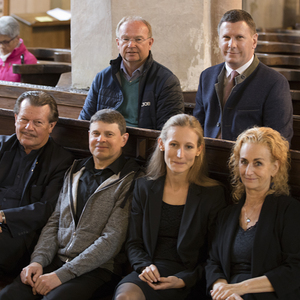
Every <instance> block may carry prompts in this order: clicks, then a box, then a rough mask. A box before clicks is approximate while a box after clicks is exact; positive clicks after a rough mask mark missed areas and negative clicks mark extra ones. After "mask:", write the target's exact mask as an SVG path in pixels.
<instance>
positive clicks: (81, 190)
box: [75, 154, 126, 224]
mask: <svg viewBox="0 0 300 300" xmlns="http://www.w3.org/2000/svg"><path fill="white" fill-rule="evenodd" d="M125 163H126V159H125V157H124V155H123V154H121V155H120V156H119V157H118V158H117V159H116V160H115V161H114V162H113V163H112V164H110V165H109V166H108V167H106V168H105V169H95V164H94V160H93V157H90V159H88V160H87V161H86V163H85V169H84V171H83V173H82V175H81V177H80V179H79V183H78V193H77V207H76V220H75V222H76V224H77V222H78V220H79V218H80V215H81V213H82V210H83V208H84V206H85V203H86V202H87V200H88V199H89V198H90V196H91V195H92V194H93V193H94V192H95V190H96V189H97V188H98V187H99V186H100V185H101V184H102V183H103V182H104V181H105V180H106V179H108V178H109V177H111V176H112V175H114V174H118V173H119V172H121V171H122V169H123V167H124V165H125Z"/></svg>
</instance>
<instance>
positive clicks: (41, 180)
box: [0, 134, 73, 245]
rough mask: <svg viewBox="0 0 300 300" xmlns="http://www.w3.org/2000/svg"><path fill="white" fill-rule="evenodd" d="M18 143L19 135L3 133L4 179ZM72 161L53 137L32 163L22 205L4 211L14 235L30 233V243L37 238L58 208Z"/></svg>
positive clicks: (0, 174)
mask: <svg viewBox="0 0 300 300" xmlns="http://www.w3.org/2000/svg"><path fill="white" fill-rule="evenodd" d="M18 143H19V141H18V139H17V137H16V135H15V134H13V135H12V136H0V182H1V181H2V180H3V178H4V177H5V175H6V173H7V170H8V168H9V167H10V165H9V164H8V163H7V162H9V161H11V159H10V157H11V156H12V155H14V154H15V151H14V150H15V149H16V147H18ZM72 162H73V156H72V154H71V153H70V152H68V151H66V150H65V149H64V148H63V147H61V146H59V145H57V144H56V143H55V142H54V141H53V139H52V138H51V137H49V140H48V142H47V143H46V145H45V146H44V148H43V151H42V152H41V153H39V155H38V156H37V157H36V159H35V160H34V162H33V164H32V172H30V176H28V178H27V180H26V184H25V186H24V190H23V194H22V198H21V199H20V202H19V205H18V207H13V208H9V209H5V210H4V213H5V216H6V219H7V226H8V228H9V231H10V233H11V234H12V236H13V237H18V236H24V235H26V239H27V242H28V245H30V244H31V243H32V241H33V240H35V239H36V238H37V236H38V235H39V232H40V229H41V228H42V227H43V226H44V225H45V224H46V222H47V220H48V218H49V217H50V215H51V213H52V212H53V210H54V208H55V205H56V201H57V198H58V195H59V192H60V189H61V187H62V185H63V178H64V174H65V172H66V170H67V169H68V167H69V166H70V165H71V164H72ZM7 201H9V199H8V200H7Z"/></svg>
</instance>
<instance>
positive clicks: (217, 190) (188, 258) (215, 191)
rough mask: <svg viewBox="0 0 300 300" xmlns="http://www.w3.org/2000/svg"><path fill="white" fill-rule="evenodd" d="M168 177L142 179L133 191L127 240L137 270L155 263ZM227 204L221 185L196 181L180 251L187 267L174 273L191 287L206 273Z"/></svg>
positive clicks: (185, 214) (183, 222)
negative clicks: (220, 214) (219, 219)
mask: <svg viewBox="0 0 300 300" xmlns="http://www.w3.org/2000/svg"><path fill="white" fill-rule="evenodd" d="M164 183H165V177H164V176H163V177H160V178H159V179H157V180H147V179H146V178H141V179H138V180H137V182H136V186H135V189H134V194H133V201H132V211H131V219H130V223H129V237H128V239H127V243H126V249H127V253H128V258H129V260H130V263H131V265H132V266H133V268H134V270H136V271H138V270H139V268H141V267H145V266H149V265H150V264H152V263H153V259H154V252H155V248H156V242H157V236H158V230H159V225H160V215H161V205H162V197H163V191H164ZM224 206H225V198H224V191H223V188H222V187H221V186H214V187H201V186H198V185H196V184H192V185H190V187H189V191H188V196H187V200H186V204H185V208H184V211H183V216H182V219H181V225H180V230H179V235H178V244H177V252H178V254H179V256H180V258H181V260H182V262H183V263H184V265H185V267H186V270H184V271H182V272H180V273H178V274H173V275H174V276H176V277H178V278H181V279H182V280H183V281H184V282H185V284H186V287H188V288H191V287H192V286H193V285H195V283H196V282H197V280H200V279H201V277H202V275H203V270H204V267H203V266H204V263H205V261H206V259H207V256H208V247H209V244H210V239H212V235H213V232H214V226H215V217H216V215H217V213H218V211H219V210H220V209H221V208H222V207H224Z"/></svg>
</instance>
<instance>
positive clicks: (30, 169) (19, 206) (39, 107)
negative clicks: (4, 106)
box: [0, 91, 73, 279]
mask: <svg viewBox="0 0 300 300" xmlns="http://www.w3.org/2000/svg"><path fill="white" fill-rule="evenodd" d="M14 112H15V128H16V133H15V134H13V135H12V136H0V223H1V224H0V279H1V277H4V278H5V276H7V275H11V276H14V275H17V274H18V273H19V272H20V271H21V269H22V268H23V267H24V266H26V265H27V264H28V262H29V258H30V254H31V253H32V251H33V248H34V246H35V244H36V242H37V239H38V236H39V233H40V230H41V229H42V227H43V226H44V225H45V224H46V222H47V220H48V218H49V217H50V215H51V213H52V212H53V210H54V208H55V204H56V201H57V198H58V195H59V191H60V189H61V187H62V184H63V176H64V173H65V171H66V170H67V168H68V167H69V166H70V165H71V163H72V161H73V157H72V155H71V153H69V152H68V151H66V150H65V149H63V148H62V147H61V146H59V145H57V144H56V143H55V142H54V141H53V140H52V138H51V137H49V134H50V133H51V132H52V130H53V128H54V126H55V124H56V122H57V120H58V111H57V105H56V102H55V100H54V99H53V97H52V96H50V95H49V94H47V93H44V92H37V91H33V92H32V91H31V92H25V93H23V94H22V95H21V96H20V97H19V98H18V100H17V102H16V104H15V107H14Z"/></svg>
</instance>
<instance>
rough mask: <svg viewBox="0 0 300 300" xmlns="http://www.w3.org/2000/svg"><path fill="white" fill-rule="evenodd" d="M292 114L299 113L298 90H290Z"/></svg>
mask: <svg viewBox="0 0 300 300" xmlns="http://www.w3.org/2000/svg"><path fill="white" fill-rule="evenodd" d="M291 96H292V101H293V111H294V115H300V90H291Z"/></svg>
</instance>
